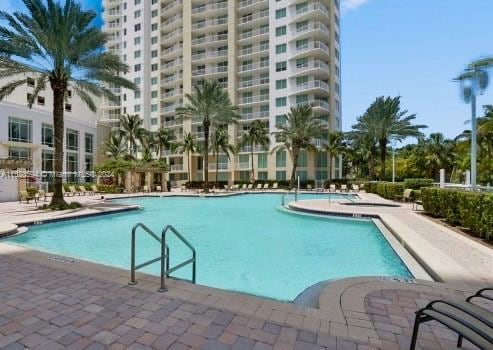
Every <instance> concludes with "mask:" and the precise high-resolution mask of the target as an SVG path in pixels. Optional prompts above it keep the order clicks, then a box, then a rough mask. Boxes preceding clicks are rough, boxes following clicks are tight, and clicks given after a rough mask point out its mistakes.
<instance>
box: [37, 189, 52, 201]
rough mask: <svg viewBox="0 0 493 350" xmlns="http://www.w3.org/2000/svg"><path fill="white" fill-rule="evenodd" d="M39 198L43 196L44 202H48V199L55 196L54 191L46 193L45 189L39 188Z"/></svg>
mask: <svg viewBox="0 0 493 350" xmlns="http://www.w3.org/2000/svg"><path fill="white" fill-rule="evenodd" d="M36 194H37V195H38V200H39V199H41V198H43V202H46V200H47V199H48V198H50V197H53V193H46V192H45V191H44V190H39V191H38V193H36Z"/></svg>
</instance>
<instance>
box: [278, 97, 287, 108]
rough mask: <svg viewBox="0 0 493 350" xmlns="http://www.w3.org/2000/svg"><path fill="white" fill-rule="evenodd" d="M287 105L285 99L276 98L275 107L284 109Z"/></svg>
mask: <svg viewBox="0 0 493 350" xmlns="http://www.w3.org/2000/svg"><path fill="white" fill-rule="evenodd" d="M286 105H287V99H286V97H278V98H276V107H285V106H286Z"/></svg>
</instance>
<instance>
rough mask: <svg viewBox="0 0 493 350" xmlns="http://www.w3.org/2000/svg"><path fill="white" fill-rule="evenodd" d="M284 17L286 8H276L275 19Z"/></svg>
mask: <svg viewBox="0 0 493 350" xmlns="http://www.w3.org/2000/svg"><path fill="white" fill-rule="evenodd" d="M283 17H286V8H285V7H284V8H282V9H279V10H276V19H279V18H283Z"/></svg>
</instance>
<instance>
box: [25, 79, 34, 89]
mask: <svg viewBox="0 0 493 350" xmlns="http://www.w3.org/2000/svg"><path fill="white" fill-rule="evenodd" d="M26 84H27V86H29V87H34V86H35V82H34V79H33V78H31V77H28V78H27V79H26Z"/></svg>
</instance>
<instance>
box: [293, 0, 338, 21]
mask: <svg viewBox="0 0 493 350" xmlns="http://www.w3.org/2000/svg"><path fill="white" fill-rule="evenodd" d="M292 11H293V12H292V13H294V15H293V16H292V22H299V21H301V20H304V19H324V20H326V19H327V18H330V12H329V9H328V8H327V6H325V5H324V4H322V3H321V2H318V1H317V2H312V3H308V4H307V5H306V6H303V7H299V8H296V6H293V9H292Z"/></svg>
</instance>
